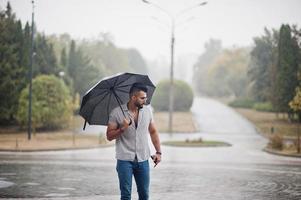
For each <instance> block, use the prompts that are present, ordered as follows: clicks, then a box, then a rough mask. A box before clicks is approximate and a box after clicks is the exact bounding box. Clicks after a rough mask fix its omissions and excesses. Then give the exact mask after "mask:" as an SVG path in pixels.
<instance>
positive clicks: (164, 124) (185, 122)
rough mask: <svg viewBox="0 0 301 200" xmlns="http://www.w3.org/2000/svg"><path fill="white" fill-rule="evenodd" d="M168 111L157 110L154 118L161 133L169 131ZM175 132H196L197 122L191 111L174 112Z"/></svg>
mask: <svg viewBox="0 0 301 200" xmlns="http://www.w3.org/2000/svg"><path fill="white" fill-rule="evenodd" d="M168 116H169V115H168V112H155V113H154V120H155V124H156V127H157V129H158V131H159V132H160V133H166V132H168V119H169V118H168ZM172 127H173V132H174V133H195V132H197V131H198V127H197V123H196V122H195V120H194V117H193V114H192V113H191V112H174V113H173V124H172Z"/></svg>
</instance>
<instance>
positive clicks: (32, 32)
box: [28, 0, 34, 140]
mask: <svg viewBox="0 0 301 200" xmlns="http://www.w3.org/2000/svg"><path fill="white" fill-rule="evenodd" d="M31 3H32V19H31V49H30V67H29V98H28V140H31V115H32V111H31V107H32V105H31V102H32V67H33V56H34V55H33V54H34V53H33V46H34V0H32V1H31Z"/></svg>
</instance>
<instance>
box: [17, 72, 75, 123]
mask: <svg viewBox="0 0 301 200" xmlns="http://www.w3.org/2000/svg"><path fill="white" fill-rule="evenodd" d="M28 93H29V92H28V86H27V87H26V88H25V89H23V90H22V92H21V96H20V98H19V109H18V113H17V120H18V122H19V124H20V125H21V127H24V126H26V125H27V119H28V116H27V115H28V96H29V95H28ZM71 117H72V101H71V96H70V92H69V90H68V88H67V87H66V85H65V84H64V82H63V81H62V80H60V79H58V78H56V77H55V76H53V75H51V76H48V75H41V76H38V77H36V78H35V79H33V82H32V125H33V128H34V129H41V128H42V129H58V128H63V127H66V126H68V122H69V120H70V119H71Z"/></svg>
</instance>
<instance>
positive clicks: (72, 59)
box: [67, 41, 101, 97]
mask: <svg viewBox="0 0 301 200" xmlns="http://www.w3.org/2000/svg"><path fill="white" fill-rule="evenodd" d="M67 72H68V75H69V76H70V77H71V78H72V80H73V89H74V91H73V97H75V95H76V93H79V94H80V95H81V96H83V95H84V93H85V92H86V91H87V90H88V89H89V88H90V87H91V86H92V85H93V84H95V83H96V81H97V80H99V79H100V76H101V74H100V73H99V70H98V69H97V68H96V67H95V66H94V65H92V64H91V60H90V59H89V58H88V57H87V56H86V55H84V53H83V51H81V49H76V44H75V41H72V42H71V45H70V50H69V57H68V65H67Z"/></svg>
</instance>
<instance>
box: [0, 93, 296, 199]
mask: <svg viewBox="0 0 301 200" xmlns="http://www.w3.org/2000/svg"><path fill="white" fill-rule="evenodd" d="M192 110H193V112H194V114H195V116H196V119H197V121H198V124H199V126H200V133H197V134H185V133H183V134H173V135H170V134H161V140H162V141H164V140H180V139H183V140H184V139H188V138H189V139H192V138H199V137H202V138H203V139H204V140H219V141H224V142H228V143H230V144H232V146H231V147H216V148H188V147H182V148H179V147H169V146H163V147H162V151H163V162H162V163H161V164H159V165H158V166H157V167H156V168H151V198H150V199H157V200H165V199H166V200H169V199H170V200H174V199H184V198H185V199H189V200H199V199H208V200H219V199H226V200H231V199H233V200H249V199H250V200H251V199H252V200H254V199H256V200H257V199H258V200H260V199H273V200H274V199H279V200H282V199H283V200H288V199H289V200H291V199H292V200H299V199H301V159H300V158H290V157H280V156H276V155H270V154H268V153H265V152H263V151H262V148H263V147H264V146H265V145H266V143H267V140H266V139H265V138H263V137H261V136H260V135H259V134H258V133H256V130H255V129H254V127H253V126H252V124H250V123H249V122H248V121H247V120H245V119H244V118H242V117H241V116H239V115H238V114H237V113H235V112H234V111H233V110H232V109H231V108H228V107H226V106H224V105H223V104H221V103H219V102H216V101H213V100H210V99H205V98H201V99H197V100H195V102H194V106H193V109H192ZM92 129H93V128H92ZM92 129H91V130H92ZM97 131H99V130H97ZM117 183H118V180H117V175H116V171H115V159H114V147H107V148H100V149H90V150H74V151H58V152H32V153H9V152H2V153H0V198H6V199H9V198H14V199H15V198H23V199H33V198H35V199H71V198H72V199H104V200H107V199H108V200H109V199H119V190H118V184H117ZM134 185H135V184H134V182H133V186H134ZM135 191H136V188H135V186H134V187H133V199H138V198H137V195H136V192H135Z"/></svg>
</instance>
